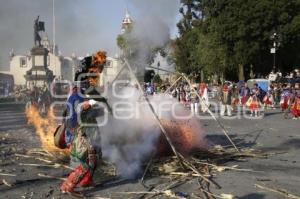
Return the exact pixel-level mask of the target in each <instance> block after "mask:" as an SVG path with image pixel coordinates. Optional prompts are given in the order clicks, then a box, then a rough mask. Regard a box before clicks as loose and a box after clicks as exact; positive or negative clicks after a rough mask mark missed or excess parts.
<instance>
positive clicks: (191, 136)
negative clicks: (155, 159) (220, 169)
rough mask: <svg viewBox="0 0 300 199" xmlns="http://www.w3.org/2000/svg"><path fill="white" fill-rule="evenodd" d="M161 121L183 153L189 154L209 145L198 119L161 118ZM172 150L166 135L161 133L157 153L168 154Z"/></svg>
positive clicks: (174, 143)
mask: <svg viewBox="0 0 300 199" xmlns="http://www.w3.org/2000/svg"><path fill="white" fill-rule="evenodd" d="M161 123H162V125H163V127H164V128H165V130H166V132H167V134H168V136H169V138H170V140H171V142H172V144H173V145H174V147H175V148H176V150H177V151H178V152H180V153H181V154H188V153H190V152H192V151H193V150H200V149H204V148H206V147H207V144H206V142H205V140H204V138H203V130H202V129H201V127H200V125H199V124H197V122H196V121H193V120H189V121H180V120H167V119H161ZM170 152H171V148H170V146H169V144H168V143H167V141H166V139H165V137H164V135H163V134H161V136H160V138H159V141H158V144H157V153H158V154H160V155H166V154H169V153H170Z"/></svg>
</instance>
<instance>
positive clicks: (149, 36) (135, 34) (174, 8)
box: [129, 0, 180, 72]
mask: <svg viewBox="0 0 300 199" xmlns="http://www.w3.org/2000/svg"><path fill="white" fill-rule="evenodd" d="M129 2H130V3H131V5H132V7H133V9H134V10H135V11H136V15H135V16H133V17H134V18H133V28H132V32H131V35H130V37H132V38H134V39H135V40H136V41H137V46H135V48H137V55H136V57H135V59H134V60H133V63H136V64H137V66H138V70H139V72H143V70H144V68H145V67H146V66H148V65H149V61H150V59H149V57H151V54H152V51H153V49H156V48H161V47H164V46H166V44H167V43H168V42H169V41H170V39H171V37H170V35H171V29H172V27H173V26H175V24H174V23H175V20H174V19H176V16H177V14H178V9H179V7H180V4H179V0H154V1H147V0H130V1H129Z"/></svg>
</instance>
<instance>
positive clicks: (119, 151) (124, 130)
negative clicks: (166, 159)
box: [100, 87, 160, 178]
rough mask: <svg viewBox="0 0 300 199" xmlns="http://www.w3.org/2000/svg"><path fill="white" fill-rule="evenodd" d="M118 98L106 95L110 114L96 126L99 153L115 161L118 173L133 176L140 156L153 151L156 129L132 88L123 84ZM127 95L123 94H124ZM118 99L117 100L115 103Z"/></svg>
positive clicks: (144, 104) (137, 93) (138, 165)
mask: <svg viewBox="0 0 300 199" xmlns="http://www.w3.org/2000/svg"><path fill="white" fill-rule="evenodd" d="M119 95H120V96H123V97H121V100H120V98H115V97H114V98H113V97H111V98H110V103H111V104H112V105H114V110H115V111H114V113H115V115H114V117H112V116H109V118H108V123H106V124H105V125H104V126H102V127H101V128H100V131H101V137H102V138H101V145H102V152H103V157H104V158H106V159H108V160H109V161H110V162H112V163H113V164H115V165H116V167H117V172H118V174H120V175H122V176H124V177H126V178H134V177H136V175H138V174H139V173H140V171H141V165H142V163H143V161H144V160H146V159H147V158H149V157H150V156H151V154H152V153H154V152H155V148H156V141H157V139H158V137H159V135H160V129H159V128H158V126H157V123H156V121H155V119H154V117H153V114H152V112H151V110H150V108H149V106H148V105H147V104H146V103H141V101H140V94H139V91H138V90H137V89H136V88H133V87H125V88H124V89H122V90H121V91H120V92H119ZM128 95H129V97H126V96H128ZM117 103H118V104H117Z"/></svg>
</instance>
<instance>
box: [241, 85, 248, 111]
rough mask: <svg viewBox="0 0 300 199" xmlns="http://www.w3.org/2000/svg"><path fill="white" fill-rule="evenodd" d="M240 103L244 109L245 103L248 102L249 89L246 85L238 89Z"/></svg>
mask: <svg viewBox="0 0 300 199" xmlns="http://www.w3.org/2000/svg"><path fill="white" fill-rule="evenodd" d="M239 93H240V103H241V105H242V106H243V107H245V105H246V102H247V101H248V98H249V94H250V89H249V87H248V85H247V84H244V85H242V87H241V88H240V92H239Z"/></svg>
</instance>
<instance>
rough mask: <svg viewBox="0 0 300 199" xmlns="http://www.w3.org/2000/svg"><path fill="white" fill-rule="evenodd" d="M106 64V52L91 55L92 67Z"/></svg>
mask: <svg viewBox="0 0 300 199" xmlns="http://www.w3.org/2000/svg"><path fill="white" fill-rule="evenodd" d="M105 62H106V52H105V51H98V52H97V53H95V54H94V55H93V59H92V65H102V64H105Z"/></svg>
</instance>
